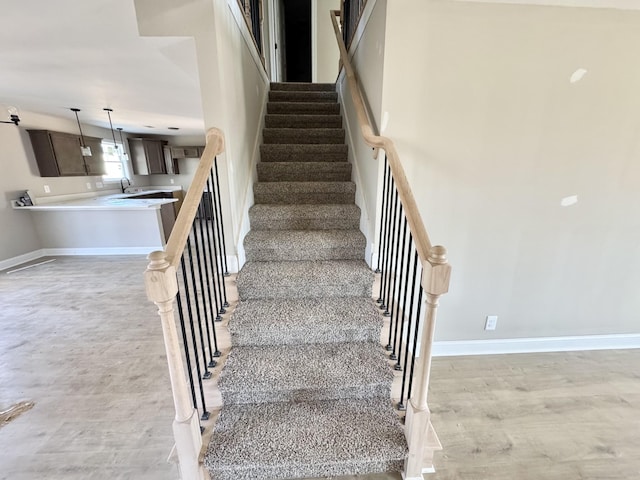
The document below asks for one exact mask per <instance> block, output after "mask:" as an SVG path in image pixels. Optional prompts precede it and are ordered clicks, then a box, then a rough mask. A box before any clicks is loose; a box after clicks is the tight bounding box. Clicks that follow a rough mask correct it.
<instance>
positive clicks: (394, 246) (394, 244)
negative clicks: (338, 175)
mask: <svg viewBox="0 0 640 480" xmlns="http://www.w3.org/2000/svg"><path fill="white" fill-rule="evenodd" d="M397 206H398V194H397V192H396V201H395V204H394V206H393V207H394V208H393V222H392V224H391V227H392V229H393V233H392V237H391V240H392V241H391V248H390V252H391V254H390V258H389V266H388V268H387V276H388V277H389V281H388V282H387V290H386V293H385V298H386V300H387V301H386V309H385V311H384V313H383V315H384V316H385V317H390V316H391V311H392V310H393V300H394V298H393V290H392V288H391V282H392V281H393V285H394V287H395V285H397V283H398V278H397V275H396V268H397V265H398V250H399V247H400V246H399V245H398V243H399V237H400V225H399V224H398V222H397V220H396V218H397V217H398V215H397V213H398V210H399V211H400V215H402V203H400V208H396V207H397ZM394 254H395V265H394ZM393 327H394V324H393V318H391V319H390V322H389V340H388V343H387V347H386V348H387V351H389V352H393V349H394V345H393V343H392V337H393V332H394V328H393Z"/></svg>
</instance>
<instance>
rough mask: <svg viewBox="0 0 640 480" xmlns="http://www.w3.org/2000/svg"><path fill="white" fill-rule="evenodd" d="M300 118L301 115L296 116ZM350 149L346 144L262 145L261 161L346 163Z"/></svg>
mask: <svg viewBox="0 0 640 480" xmlns="http://www.w3.org/2000/svg"><path fill="white" fill-rule="evenodd" d="M296 116H298V117H299V116H300V115H296ZM347 158H348V149H347V146H346V145H344V144H337V143H331V144H325V145H314V144H312V143H306V144H299V145H293V144H284V145H278V144H277V143H270V144H263V145H260V160H261V163H262V162H346V161H347Z"/></svg>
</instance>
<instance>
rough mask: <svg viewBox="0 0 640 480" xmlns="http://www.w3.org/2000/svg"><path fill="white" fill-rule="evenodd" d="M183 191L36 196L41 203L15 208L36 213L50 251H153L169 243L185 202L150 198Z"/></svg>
mask: <svg viewBox="0 0 640 480" xmlns="http://www.w3.org/2000/svg"><path fill="white" fill-rule="evenodd" d="M152 188H153V187H152ZM140 190H142V189H140ZM181 190H182V189H181V188H179V187H178V188H175V189H173V188H172V189H171V190H169V189H164V188H163V187H155V188H153V189H151V188H149V187H147V189H144V190H142V191H138V189H136V191H133V192H131V191H129V192H128V193H124V194H123V193H111V194H110V195H101V196H95V194H94V195H90V194H89V195H87V194H74V195H66V196H59V197H45V198H36V199H35V203H36V204H35V205H32V206H25V207H20V206H16V205H15V204H14V207H13V208H15V209H16V210H29V211H30V212H31V215H32V216H33V219H34V224H35V226H36V231H37V233H38V236H39V237H40V238H42V239H43V243H44V248H47V249H49V250H51V251H53V252H60V254H68V252H72V253H73V254H87V253H88V254H122V253H148V252H151V251H153V250H159V249H162V248H163V246H164V245H165V243H166V241H167V239H168V238H169V234H170V233H171V229H172V228H173V224H174V222H175V217H176V212H175V209H174V206H175V205H177V202H179V201H180V199H179V198H174V197H170V198H146V197H147V196H149V195H154V194H157V195H159V196H161V195H162V194H166V195H167V196H171V195H174V194H175V193H176V192H178V191H180V193H182V192H181ZM111 192H113V190H112V191H111ZM138 197H143V198H138Z"/></svg>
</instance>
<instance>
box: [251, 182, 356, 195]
mask: <svg viewBox="0 0 640 480" xmlns="http://www.w3.org/2000/svg"><path fill="white" fill-rule="evenodd" d="M256 188H257V189H266V190H277V191H279V192H282V193H285V192H303V193H306V192H308V193H311V192H323V193H343V192H349V193H351V192H355V190H356V184H355V183H353V182H257V183H256V184H254V192H255V189H256Z"/></svg>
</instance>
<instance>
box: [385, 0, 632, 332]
mask: <svg viewBox="0 0 640 480" xmlns="http://www.w3.org/2000/svg"><path fill="white" fill-rule="evenodd" d="M407 12H411V13H410V14H407ZM639 26H640V15H639V14H638V13H637V12H621V11H615V10H595V9H563V8H551V7H530V6H506V5H491V4H473V3H458V2H425V1H424V0H394V1H393V2H389V4H388V15H387V24H386V29H387V34H386V45H385V74H384V85H383V99H382V110H383V111H384V112H388V115H389V123H388V128H387V130H386V132H385V133H386V134H387V135H388V136H390V137H391V138H393V139H394V140H395V141H396V143H397V146H398V151H399V153H400V156H401V159H402V161H403V163H404V165H405V169H406V172H407V176H408V178H409V181H410V183H411V185H412V187H413V191H414V194H415V195H416V200H417V202H418V204H419V206H420V209H421V212H422V215H423V218H424V219H425V222H426V224H427V228H428V229H429V232H430V234H431V237H432V239H433V241H434V242H435V243H438V244H443V245H445V246H447V247H448V249H449V253H450V260H451V263H452V264H453V267H454V270H453V277H452V283H451V291H450V293H449V294H448V295H447V296H446V297H445V298H444V299H443V300H442V302H441V305H442V308H441V315H440V318H441V320H440V323H439V325H438V329H437V339H438V340H461V339H488V338H510V337H538V336H561V335H585V334H613V333H632V332H638V331H639V330H640V313H639V312H640V295H638V288H639V286H640V208H639V207H640V162H639V161H638V157H639V155H640V137H639V136H638V132H640V116H639V115H638V111H640V93H638V92H639V91H638V85H640V63H639V62H638V59H637V55H636V51H635V48H633V46H634V45H638V44H640V28H638V27H639ZM409 59H410V60H409ZM578 68H586V69H587V70H588V73H587V74H586V76H585V77H584V78H583V80H582V81H580V82H577V83H575V84H571V83H570V82H569V77H570V76H571V74H572V73H573V72H574V71H575V70H576V69H578ZM572 195H577V196H578V202H577V204H575V205H572V206H565V207H563V206H561V203H560V202H561V200H562V199H563V198H565V197H568V196H572ZM488 314H495V315H498V316H499V320H498V327H497V330H496V331H495V332H484V331H483V323H484V317H485V316H486V315H488Z"/></svg>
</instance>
